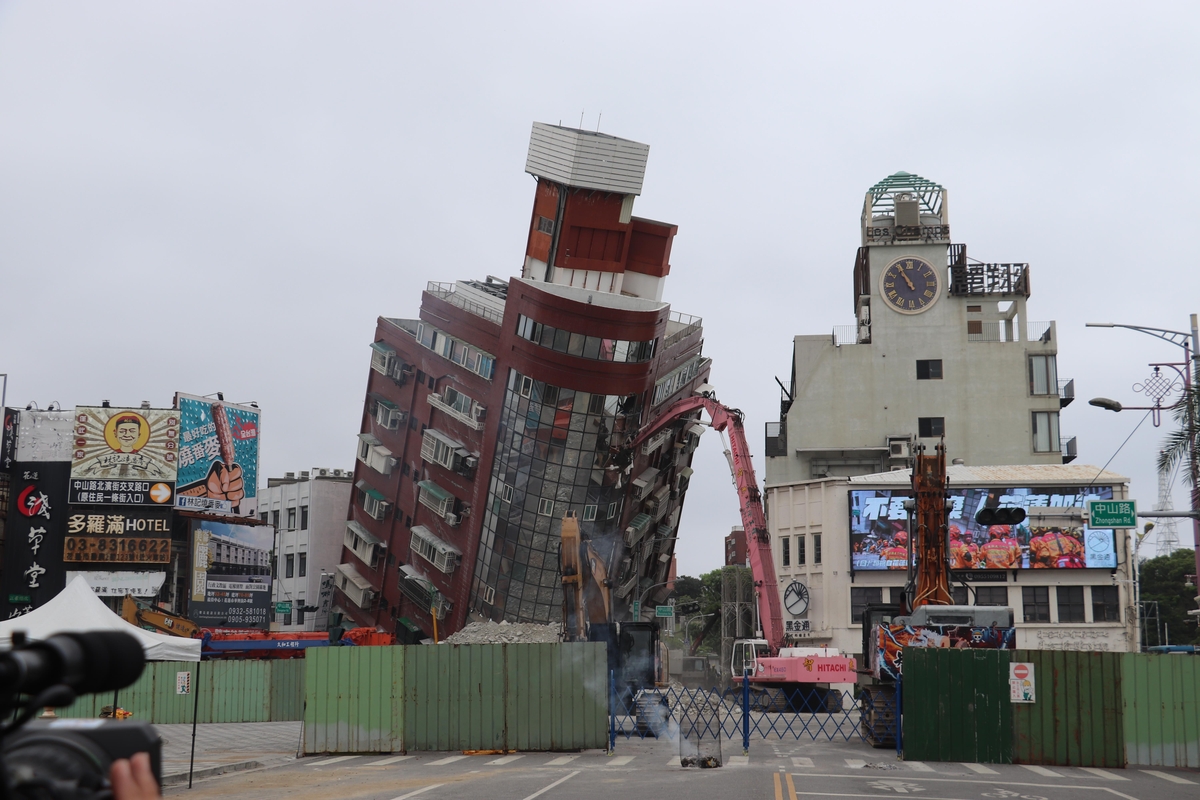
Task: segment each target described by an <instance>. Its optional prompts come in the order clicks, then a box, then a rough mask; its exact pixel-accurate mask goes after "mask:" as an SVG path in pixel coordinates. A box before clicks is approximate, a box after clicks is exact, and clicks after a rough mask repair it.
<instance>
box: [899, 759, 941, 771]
mask: <svg viewBox="0 0 1200 800" xmlns="http://www.w3.org/2000/svg"><path fill="white" fill-rule="evenodd" d="M904 763H905V764H908V766H909V768H910V769H913V770H916V771H917V772H935V771H936V770H934V768H933V767H931V766H929V765H928V764H926V763H925V762H924V761H905V762H904Z"/></svg>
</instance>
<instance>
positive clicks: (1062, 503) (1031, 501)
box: [849, 486, 1117, 572]
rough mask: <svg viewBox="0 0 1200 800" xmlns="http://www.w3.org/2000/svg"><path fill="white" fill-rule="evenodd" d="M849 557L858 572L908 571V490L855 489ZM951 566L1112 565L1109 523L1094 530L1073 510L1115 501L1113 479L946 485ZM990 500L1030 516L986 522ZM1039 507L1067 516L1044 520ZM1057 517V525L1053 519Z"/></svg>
mask: <svg viewBox="0 0 1200 800" xmlns="http://www.w3.org/2000/svg"><path fill="white" fill-rule="evenodd" d="M849 494H850V560H851V566H852V568H853V569H854V571H856V572H858V571H870V570H888V569H894V570H903V569H905V568H906V564H907V557H908V512H907V511H906V510H905V509H904V501H905V500H908V499H909V498H911V497H912V492H911V491H910V490H908V489H865V490H851V491H850V493H849ZM947 494H948V496H949V497H948V499H949V501H950V502H951V504H952V506H951V509H950V512H949V514H948V523H949V531H948V533H949V538H950V542H949V553H950V562H951V563H950V566H951V568H952V569H956V570H972V569H1072V568H1077V569H1081V568H1085V567H1104V568H1114V567H1116V566H1117V556H1116V547H1115V540H1114V536H1113V532H1112V531H1111V530H1092V529H1088V528H1086V527H1084V526H1083V523H1082V522H1074V523H1071V522H1069V518H1070V517H1071V516H1072V515H1071V514H1069V513H1067V512H1068V510H1072V509H1075V510H1082V509H1083V508H1084V507H1085V506H1086V505H1087V502H1088V501H1089V500H1110V499H1112V496H1113V489H1112V487H1111V486H1087V487H1056V488H1044V487H1039V488H1029V487H1015V488H964V487H955V486H951V487H950V488H949V489H948V490H947ZM986 505H998V506H1000V507H1003V508H1012V507H1020V508H1023V509H1025V511H1026V513H1027V514H1029V515H1030V516H1029V517H1028V518H1027V519H1026V520H1025V522H1023V523H1021V524H1020V525H1014V526H1009V525H992V526H984V525H979V524H978V523H976V522H975V514H976V512H977V511H979V510H980V509H981V508H984V507H985V506H986ZM1039 511H1040V512H1043V513H1044V514H1049V515H1050V516H1053V515H1054V512H1056V511H1058V512H1062V514H1061V517H1062V518H1061V519H1059V520H1051V521H1045V522H1042V521H1039V520H1038V517H1039V516H1040V515H1039ZM1052 523H1053V524H1052Z"/></svg>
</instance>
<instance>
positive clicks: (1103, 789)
mask: <svg viewBox="0 0 1200 800" xmlns="http://www.w3.org/2000/svg"><path fill="white" fill-rule="evenodd" d="M1144 771H1145V770H1144ZM797 775H798V776H799V777H802V778H805V779H807V778H835V779H841V780H844V781H860V780H862V779H863V775H862V773H861V772H860V773H858V774H855V775H844V774H843V775H836V774H833V773H820V772H804V773H797ZM909 780H912V781H920V782H921V783H959V784H969V785H972V786H991V787H995V786H996V784H997V783H999V784H1001V785H1003V786H1028V787H1029V788H1031V789H1083V790H1086V791H1091V792H1108V794H1110V795H1113V796H1114V797H1123V798H1125V800H1137V798H1136V797H1133V796H1131V795H1127V794H1124V793H1122V792H1118V791H1117V790H1116V789H1110V788H1109V787H1107V786H1097V785H1096V784H1094V783H1093V784H1090V785H1087V786H1074V785H1070V784H1062V783H1026V782H1023V781H1012V780H1008V779H1001V780H999V781H997V780H996V779H995V778H993V779H992V780H990V781H989V780H977V781H975V780H970V779H968V778H924V777H921V778H918V777H915V776H914V777H912V778H909ZM796 794H797V795H803V796H812V797H888V796H889V795H872V794H837V793H834V792H796Z"/></svg>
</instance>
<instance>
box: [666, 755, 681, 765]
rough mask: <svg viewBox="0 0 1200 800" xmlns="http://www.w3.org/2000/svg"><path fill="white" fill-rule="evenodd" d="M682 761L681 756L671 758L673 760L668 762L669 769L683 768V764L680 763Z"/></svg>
mask: <svg viewBox="0 0 1200 800" xmlns="http://www.w3.org/2000/svg"><path fill="white" fill-rule="evenodd" d="M681 760H682V759H680V757H679V756H671V758H670V759H669V760H668V761H667V766H668V767H681V766H683V764H681V763H680V761H681Z"/></svg>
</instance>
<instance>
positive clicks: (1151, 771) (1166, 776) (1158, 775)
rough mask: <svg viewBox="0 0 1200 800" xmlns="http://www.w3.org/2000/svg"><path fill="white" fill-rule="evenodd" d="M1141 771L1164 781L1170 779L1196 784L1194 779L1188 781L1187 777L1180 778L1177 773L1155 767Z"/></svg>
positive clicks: (1175, 781)
mask: <svg viewBox="0 0 1200 800" xmlns="http://www.w3.org/2000/svg"><path fill="white" fill-rule="evenodd" d="M1142 772H1144V773H1145V774H1147V775H1153V776H1154V777H1156V778H1162V779H1163V780H1164V781H1170V782H1171V783H1187V784H1190V785H1192V786H1195V785H1196V782H1195V781H1189V780H1188V779H1187V778H1181V777H1179V776H1178V775H1172V774H1170V773H1169V772H1159V771H1158V770H1156V769H1144V770H1142Z"/></svg>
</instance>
